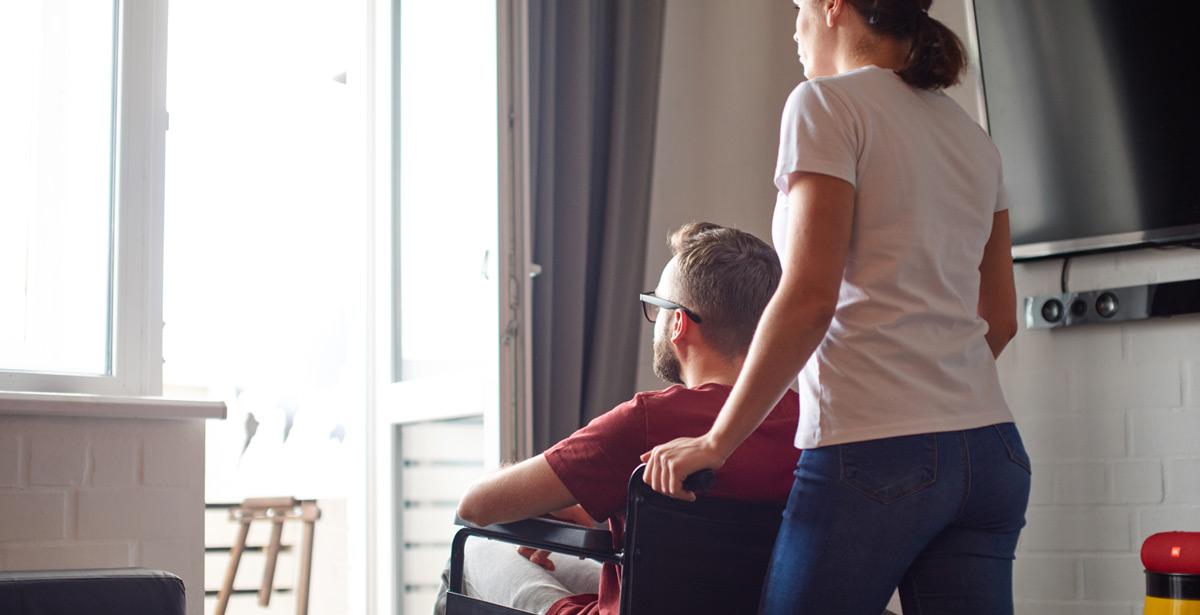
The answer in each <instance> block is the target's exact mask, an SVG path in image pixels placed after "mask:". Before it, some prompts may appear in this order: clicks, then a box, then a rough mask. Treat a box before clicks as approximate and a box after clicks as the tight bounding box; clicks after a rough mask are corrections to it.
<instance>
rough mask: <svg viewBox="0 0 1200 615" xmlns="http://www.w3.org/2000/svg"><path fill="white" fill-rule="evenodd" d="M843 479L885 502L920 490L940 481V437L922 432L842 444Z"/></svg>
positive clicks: (875, 498)
mask: <svg viewBox="0 0 1200 615" xmlns="http://www.w3.org/2000/svg"><path fill="white" fill-rule="evenodd" d="M839 454H840V455H841V465H842V476H841V478H842V482H844V483H845V484H847V485H849V486H851V487H853V488H854V489H856V490H858V491H861V492H862V493H863V494H864V495H866V496H867V497H869V498H871V499H872V500H875V501H877V502H879V503H881V504H888V503H891V502H894V501H896V500H899V499H901V498H904V497H908V496H910V495H913V494H915V493H919V492H920V491H923V490H924V489H926V488H928V487H929V486H930V485H932V484H933V483H934V482H935V481H936V480H937V457H938V450H937V436H936V435H935V434H922V435H916V436H900V437H896V438H884V439H882V440H869V441H866V442H853V443H850V444H842V445H840V446H839Z"/></svg>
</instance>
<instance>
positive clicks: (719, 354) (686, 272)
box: [439, 223, 800, 615]
mask: <svg viewBox="0 0 1200 615" xmlns="http://www.w3.org/2000/svg"><path fill="white" fill-rule="evenodd" d="M670 246H671V251H672V254H673V256H672V258H671V260H670V261H669V262H668V263H667V264H666V266H665V267H664V268H663V271H662V276H661V278H660V280H659V283H658V287H657V288H655V290H654V291H653V292H650V293H646V294H643V295H642V297H641V300H642V307H643V310H644V313H645V316H646V318H647V319H648V320H650V321H651V322H653V323H654V373H655V374H656V375H657V376H659V377H660V378H662V379H663V380H666V381H668V382H671V383H674V386H671V387H669V388H667V389H664V390H661V391H654V392H645V393H638V394H637V395H635V396H634V397H633V399H631V400H629V401H627V402H625V403H623V404H620V405H619V406H617V407H616V408H613V409H612V410H610V411H608V412H607V413H605V414H603V415H601V416H600V417H597V418H596V419H595V420H593V421H592V422H591V423H589V424H588V425H587V426H586V427H584V428H582V429H580V430H579V431H576V432H575V433H574V434H572V435H571V436H569V437H568V438H566V439H565V440H563V441H561V442H559V443H558V444H556V445H554V446H552V447H551V448H550V449H549V450H547V451H546V452H545V453H543V454H541V455H538V456H536V457H533V458H531V459H528V460H525V461H523V462H521V463H518V464H516V465H513V466H510V467H507V468H505V469H503V470H500V471H499V472H497V473H495V474H492V475H490V476H487V477H485V478H483V479H481V480H480V481H479V482H478V483H476V484H475V485H474V486H472V487H471V489H470V490H469V491H468V492H467V494H466V495H465V496H464V497H463V499H462V501H461V502H460V503H459V506H458V515H459V517H461V518H462V519H463V520H465V521H467V522H469V523H472V524H474V525H478V526H484V525H491V524H494V523H507V522H512V521H518V520H521V519H527V518H530V517H536V516H539V515H544V514H548V513H549V514H553V515H554V516H556V517H559V518H562V519H565V520H568V521H572V522H576V523H582V524H586V525H594V524H595V523H596V522H607V523H608V525H609V527H610V530H611V532H612V537H613V542H614V546H620V544H621V541H622V539H623V529H624V521H625V519H624V516H625V504H626V502H625V500H626V485H627V483H628V480H629V476H630V473H631V472H632V471H633V470H634V468H636V467H637V466H638V465H639V464H640V463H641V460H640V456H641V454H642V453H644V452H645V451H648V450H650V449H651V448H653V447H654V446H656V445H658V444H661V443H664V442H667V441H669V440H673V439H675V438H678V437H683V436H696V435H700V434H702V433H704V432H705V431H707V430H708V428H709V427H710V426H711V424H712V422H713V420H714V419H715V418H716V416H717V413H718V412H719V411H720V409H721V406H722V404H723V403H724V402H725V398H726V397H727V396H728V395H729V392H730V388H731V387H732V385H733V384H734V382H735V380H736V379H737V376H738V372H739V371H740V370H741V367H742V362H743V360H744V358H745V356H746V351H747V349H748V348H749V346H750V340H751V338H752V337H753V335H754V330H755V327H756V326H757V324H758V320H759V317H760V316H761V315H762V311H763V309H764V308H765V307H766V305H767V302H768V301H769V300H770V298H771V295H772V294H773V293H774V291H775V287H776V286H777V285H778V283H779V278H780V265H779V259H778V257H777V256H776V254H775V251H774V250H773V249H772V248H771V247H770V246H768V245H767V244H765V243H764V242H763V241H761V240H760V239H758V238H757V237H754V236H753V235H750V234H748V233H744V232H742V231H739V230H736V229H731V228H725V227H721V226H717V225H715V224H708V223H693V224H688V225H685V226H683V227H682V228H680V229H679V230H678V231H676V232H675V233H674V234H672V236H671V239H670ZM798 412H799V407H798V399H797V396H796V394H795V393H792V392H789V393H788V394H787V395H785V396H784V397H783V399H782V400H781V401H780V402H779V404H778V405H777V406H776V407H775V409H774V411H772V413H771V414H770V415H769V416H768V417H767V419H766V420H765V421H764V422H763V423H762V425H761V426H760V427H759V428H758V430H757V431H755V432H754V434H753V435H751V436H750V438H749V440H748V442H749V445H748V446H742V447H740V448H739V449H738V451H737V452H736V453H734V455H733V456H732V457H731V458H730V459H729V460H728V462H727V463H726V464H725V466H724V467H723V468H722V469H721V470H720V471H719V473H718V477H717V480H716V484H715V487H714V488H713V490H712V491H711V493H710V495H712V496H714V497H720V498H728V499H734V500H745V501H755V502H780V503H781V502H783V501H784V500H785V499H786V498H787V496H788V492H789V490H790V489H791V485H792V470H793V469H794V468H795V466H796V462H797V460H798V458H799V455H800V452H799V451H798V450H797V449H795V448H793V446H792V439H793V437H794V435H795V433H796V423H797V415H798ZM463 566H464V567H463V575H464V576H463V579H464V590H465V592H466V594H467V595H470V596H474V597H477V598H480V599H483V600H486V601H487V602H491V603H495V604H500V605H506V606H510V607H513V608H516V609H519V610H522V611H528V612H531V613H550V614H551V615H567V614H571V615H574V614H582V613H588V614H600V615H617V613H618V611H619V600H620V586H619V579H620V574H619V572H618V570H617V567H616V566H615V565H613V564H609V563H605V564H604V565H603V566H601V565H599V564H596V563H594V562H591V561H582V560H579V559H577V558H575V557H573V556H564V555H556V556H554V558H553V559H552V558H551V557H550V556H549V554H548V553H546V552H543V551H534V550H532V549H527V548H520V549H518V548H516V547H513V546H512V545H507V544H504V543H500V542H493V541H489V540H470V541H468V542H467V543H466V552H465V558H464V564H463ZM440 604H441V601H440V600H439V605H440Z"/></svg>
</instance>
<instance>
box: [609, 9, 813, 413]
mask: <svg viewBox="0 0 1200 615" xmlns="http://www.w3.org/2000/svg"><path fill="white" fill-rule="evenodd" d="M666 7H667V13H666V25H665V28H664V32H663V66H662V83H661V86H660V87H661V90H660V92H659V109H658V128H657V135H656V136H655V141H656V145H655V155H654V183H653V186H652V188H651V195H650V224H649V239H648V246H647V252H646V273H645V282H644V284H643V286H645V288H647V289H650V288H654V287H655V285H657V284H658V276H659V273H660V272H661V271H662V266H663V265H664V264H666V262H667V260H668V259H669V258H670V250H669V249H668V248H667V235H668V234H669V233H670V232H671V231H673V230H674V229H676V228H678V227H679V226H680V225H681V224H684V223H686V222H691V221H708V222H716V223H718V224H724V225H729V226H736V227H738V228H740V229H743V230H745V231H748V232H751V233H754V234H755V235H758V236H759V237H762V238H763V239H764V240H766V241H768V242H770V235H771V233H770V230H771V212H772V209H773V208H774V206H775V188H774V187H773V186H772V183H771V175H772V173H773V171H774V169H775V153H776V148H777V147H778V145H779V116H780V113H781V112H782V111H783V103H784V101H785V100H786V99H787V95H788V92H790V91H791V90H792V88H794V87H795V86H796V84H797V83H799V82H800V81H802V80H803V79H804V71H803V69H802V68H801V66H800V63H799V61H798V60H797V59H796V48H795V44H794V43H793V42H792V32H793V25H792V24H793V23H794V19H795V15H796V14H795V11H794V9H792V8H790V5H789V4H788V3H787V2H782V1H780V0H739V1H738V2H729V1H728V0H667V4H666ZM631 299H632V298H631ZM635 307H636V306H635ZM643 325H644V326H643V327H642V355H641V356H640V358H639V363H638V390H643V391H644V390H652V389H659V388H662V387H663V383H662V382H661V381H659V380H658V379H656V378H655V377H654V374H653V373H652V372H651V369H650V365H651V360H650V340H651V328H650V324H649V323H646V322H644V321H643Z"/></svg>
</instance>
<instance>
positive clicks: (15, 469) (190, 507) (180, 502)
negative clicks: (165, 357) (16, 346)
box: [0, 408, 204, 615]
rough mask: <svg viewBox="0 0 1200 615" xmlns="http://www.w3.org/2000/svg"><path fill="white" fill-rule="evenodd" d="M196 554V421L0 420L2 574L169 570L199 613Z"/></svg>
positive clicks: (200, 510)
mask: <svg viewBox="0 0 1200 615" xmlns="http://www.w3.org/2000/svg"><path fill="white" fill-rule="evenodd" d="M0 410H2V408H0ZM0 414H2V412H0ZM203 558H204V421H203V420H201V419H161V420H159V419H154V420H146V419H120V418H72V417H27V416H0V570H58V569H70V568H122V567H130V566H138V567H145V568H157V569H162V570H167V571H170V572H173V573H175V574H177V575H179V577H180V578H182V579H183V582H184V586H185V588H186V590H187V608H188V613H190V614H191V615H199V614H200V613H201V611H202V605H203V600H204V577H203Z"/></svg>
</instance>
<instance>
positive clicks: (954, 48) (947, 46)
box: [849, 0, 967, 90]
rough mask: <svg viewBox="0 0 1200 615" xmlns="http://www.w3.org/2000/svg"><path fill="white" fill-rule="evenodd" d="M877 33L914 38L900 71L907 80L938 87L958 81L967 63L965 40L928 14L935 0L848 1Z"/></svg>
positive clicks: (906, 81) (925, 87) (936, 88)
mask: <svg viewBox="0 0 1200 615" xmlns="http://www.w3.org/2000/svg"><path fill="white" fill-rule="evenodd" d="M849 1H850V4H851V5H853V6H854V8H856V9H858V12H859V13H862V15H863V18H864V19H866V21H867V25H868V26H869V27H870V28H871V29H872V30H874V31H875V32H876V33H877V34H881V35H884V36H890V37H893V38H901V39H905V38H907V39H911V40H912V47H911V49H910V51H909V53H908V63H907V65H906V66H905V67H904V68H903V69H902V70H900V71H897V72H898V73H899V75H900V77H901V78H902V79H904V81H905V83H908V84H909V85H911V86H913V87H918V88H921V89H925V90H939V89H942V88H948V87H950V86H952V85H954V84H956V83H958V80H959V77H960V76H961V75H962V73H963V70H965V69H966V66H967V54H966V50H965V49H964V48H963V43H962V40H961V39H959V38H958V35H956V34H955V33H954V32H953V31H951V30H950V28H947V27H946V25H945V24H943V23H942V22H940V21H938V20H936V19H934V18H933V17H930V16H929V7H930V6H931V5H932V4H933V0H849Z"/></svg>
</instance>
